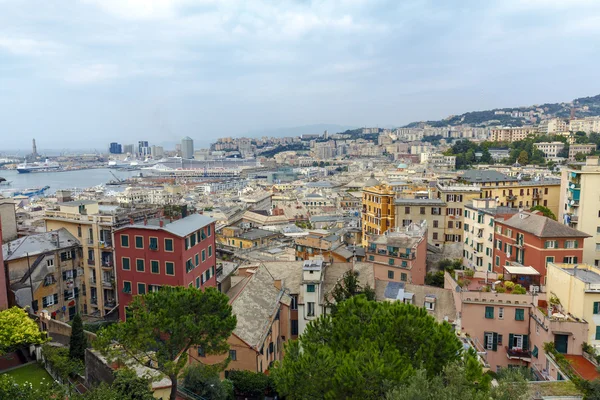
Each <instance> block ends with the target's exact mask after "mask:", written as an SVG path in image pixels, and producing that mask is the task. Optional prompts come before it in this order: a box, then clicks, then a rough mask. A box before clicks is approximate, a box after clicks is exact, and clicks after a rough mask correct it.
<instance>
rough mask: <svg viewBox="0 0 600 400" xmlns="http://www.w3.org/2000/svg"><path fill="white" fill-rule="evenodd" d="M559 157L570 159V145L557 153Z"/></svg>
mask: <svg viewBox="0 0 600 400" xmlns="http://www.w3.org/2000/svg"><path fill="white" fill-rule="evenodd" d="M556 156H557V157H562V158H568V157H569V145H568V144H567V145H565V147H563V148H562V149H560V151H559V152H558V153H556Z"/></svg>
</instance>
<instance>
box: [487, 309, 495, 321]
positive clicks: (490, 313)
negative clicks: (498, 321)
mask: <svg viewBox="0 0 600 400" xmlns="http://www.w3.org/2000/svg"><path fill="white" fill-rule="evenodd" d="M485 317H486V318H488V319H493V318H494V307H486V308H485Z"/></svg>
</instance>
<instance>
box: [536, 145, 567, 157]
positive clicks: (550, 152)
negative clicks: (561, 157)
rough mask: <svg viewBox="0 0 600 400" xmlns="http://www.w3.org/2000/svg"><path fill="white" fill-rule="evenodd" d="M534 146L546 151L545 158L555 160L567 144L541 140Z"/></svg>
mask: <svg viewBox="0 0 600 400" xmlns="http://www.w3.org/2000/svg"><path fill="white" fill-rule="evenodd" d="M533 147H535V148H536V149H537V150H539V151H541V152H542V153H544V158H545V159H547V160H553V159H555V158H557V157H558V153H560V152H561V151H562V149H564V148H565V144H564V143H563V142H539V143H534V144H533Z"/></svg>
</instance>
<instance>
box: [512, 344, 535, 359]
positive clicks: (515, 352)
mask: <svg viewBox="0 0 600 400" xmlns="http://www.w3.org/2000/svg"><path fill="white" fill-rule="evenodd" d="M506 355H507V357H508V358H518V359H531V351H530V350H525V349H516V348H509V347H508V346H506Z"/></svg>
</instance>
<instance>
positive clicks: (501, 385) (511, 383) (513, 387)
mask: <svg viewBox="0 0 600 400" xmlns="http://www.w3.org/2000/svg"><path fill="white" fill-rule="evenodd" d="M491 395H492V399H494V400H526V399H529V398H530V396H529V387H528V384H527V379H526V378H525V375H524V371H523V369H521V368H514V369H513V368H506V369H503V370H502V371H500V373H499V375H498V386H496V387H494V388H493V389H492V391H491Z"/></svg>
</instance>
